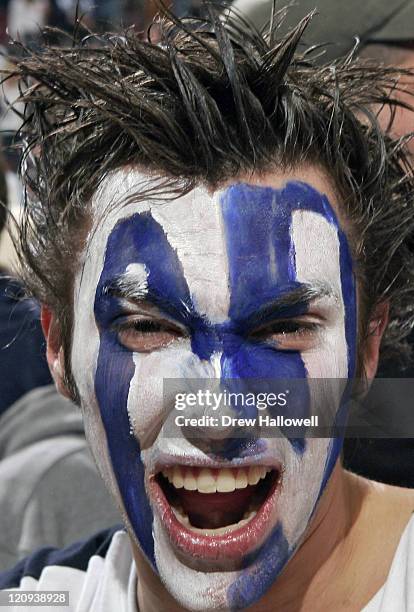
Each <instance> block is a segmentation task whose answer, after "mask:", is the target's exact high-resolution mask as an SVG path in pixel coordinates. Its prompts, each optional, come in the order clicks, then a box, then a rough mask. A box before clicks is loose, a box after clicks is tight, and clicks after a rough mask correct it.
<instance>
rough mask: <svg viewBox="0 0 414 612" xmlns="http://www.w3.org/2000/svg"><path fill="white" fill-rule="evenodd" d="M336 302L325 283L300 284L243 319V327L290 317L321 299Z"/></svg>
mask: <svg viewBox="0 0 414 612" xmlns="http://www.w3.org/2000/svg"><path fill="white" fill-rule="evenodd" d="M326 297H328V298H329V297H330V298H334V299H335V300H338V294H337V292H336V291H334V289H333V287H331V285H329V284H328V283H325V282H319V283H315V284H310V283H301V284H299V285H297V286H296V287H295V288H293V289H290V290H289V289H288V290H283V289H282V291H281V292H280V294H279V295H278V296H277V297H276V298H275V299H272V300H270V301H269V302H266V304H264V305H263V306H261V307H259V308H258V309H255V311H254V312H252V313H251V314H248V315H247V317H245V318H244V321H243V323H244V325H246V324H247V325H248V326H249V327H256V326H258V325H261V324H263V323H266V322H267V321H269V320H271V319H274V318H282V317H291V316H294V315H298V314H303V313H302V312H301V310H302V308H306V307H308V306H309V305H310V304H311V303H312V302H315V301H316V300H320V299H322V298H326Z"/></svg>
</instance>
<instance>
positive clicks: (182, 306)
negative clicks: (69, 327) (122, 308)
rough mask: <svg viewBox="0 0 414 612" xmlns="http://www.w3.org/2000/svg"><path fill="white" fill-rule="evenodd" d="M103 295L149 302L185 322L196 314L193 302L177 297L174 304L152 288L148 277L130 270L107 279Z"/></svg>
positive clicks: (137, 302) (135, 301)
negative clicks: (149, 285)
mask: <svg viewBox="0 0 414 612" xmlns="http://www.w3.org/2000/svg"><path fill="white" fill-rule="evenodd" d="M101 296H102V297H105V296H112V297H116V298H120V299H123V300H128V301H130V302H134V303H136V304H140V303H141V304H142V303H143V302H148V303H150V304H152V305H154V306H157V308H159V309H160V310H161V311H163V312H165V313H166V314H169V315H170V316H172V317H175V318H177V319H179V320H181V321H182V322H183V323H185V321H186V320H188V317H189V316H190V315H191V314H195V313H194V308H193V305H192V304H191V303H190V304H188V303H186V302H184V301H182V300H180V299H177V303H174V304H173V303H172V302H171V301H170V300H168V299H165V298H163V297H162V296H161V295H159V293H156V292H154V291H153V290H151V289H150V287H148V282H147V279H144V278H143V277H142V276H141V275H137V274H134V273H130V272H129V273H127V274H120V275H118V276H115V277H114V278H112V279H109V280H107V281H106V282H105V283H104V286H103V287H102V291H101Z"/></svg>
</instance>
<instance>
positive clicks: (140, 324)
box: [116, 319, 183, 353]
mask: <svg viewBox="0 0 414 612" xmlns="http://www.w3.org/2000/svg"><path fill="white" fill-rule="evenodd" d="M116 329H117V333H118V341H119V342H120V343H121V344H122V345H123V346H124V347H125V348H127V349H129V350H131V351H136V352H138V353H139V352H141V353H148V352H150V351H155V350H157V349H160V348H163V347H165V346H167V345H168V344H170V343H171V342H173V341H174V340H176V339H177V338H180V337H182V336H183V332H182V331H181V330H180V329H178V328H176V327H174V326H172V325H170V324H169V323H167V322H163V321H155V320H153V319H132V320H130V321H126V322H125V323H121V324H119V325H118V326H116Z"/></svg>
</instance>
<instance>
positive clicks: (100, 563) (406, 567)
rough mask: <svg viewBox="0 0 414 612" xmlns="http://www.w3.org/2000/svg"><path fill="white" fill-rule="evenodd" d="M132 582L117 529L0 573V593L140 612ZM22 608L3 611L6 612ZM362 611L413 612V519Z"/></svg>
mask: <svg viewBox="0 0 414 612" xmlns="http://www.w3.org/2000/svg"><path fill="white" fill-rule="evenodd" d="M136 583H137V576H136V572H135V565H134V562H133V559H132V551H131V546H130V541H129V538H128V536H127V534H126V532H125V531H124V530H122V529H119V527H117V528H113V529H111V530H105V531H104V532H101V533H99V534H97V535H96V536H94V537H93V538H91V539H89V540H87V541H84V542H80V543H76V544H74V545H72V546H70V547H68V548H66V549H64V550H61V551H60V550H54V549H50V548H49V549H42V551H39V552H37V553H35V554H34V555H32V556H31V557H29V558H28V559H25V560H24V561H22V562H21V563H19V564H18V565H17V566H16V567H15V568H14V569H13V570H11V571H9V572H5V573H3V574H0V589H13V591H14V592H16V593H17V592H19V591H59V590H62V591H69V606H68V607H56V608H50V607H48V608H47V609H48V610H53V609H55V610H56V611H57V612H60V611H61V612H114V610H116V611H117V612H138V608H137V604H136V593H137V587H136ZM24 609H26V608H25V607H23V606H21V605H20V606H12V605H11V606H6V607H2V610H5V611H6V610H7V612H22V611H23V610H24ZM27 609H28V610H29V608H27ZM30 609H32V608H30ZM160 612H163V611H161V610H160ZM361 612H414V517H413V518H412V519H411V520H410V522H409V523H408V525H407V527H406V529H405V531H404V533H403V535H402V537H401V540H400V543H399V545H398V548H397V551H396V553H395V556H394V559H393V562H392V565H391V569H390V572H389V574H388V578H387V580H386V582H385V584H384V585H383V587H382V588H381V589H380V590H379V591H378V593H377V594H376V595H375V596H374V597H373V599H372V600H371V601H370V602H369V603H368V605H367V606H365V607H364V608H363V610H362V611H361Z"/></svg>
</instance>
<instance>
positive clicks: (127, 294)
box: [102, 273, 338, 328]
mask: <svg viewBox="0 0 414 612" xmlns="http://www.w3.org/2000/svg"><path fill="white" fill-rule="evenodd" d="M102 295H103V296H105V295H111V296H114V297H118V298H121V299H125V300H129V301H132V302H136V303H140V302H141V303H142V302H150V303H152V304H154V305H156V306H157V307H158V308H160V309H161V310H163V311H165V312H166V313H169V314H171V315H172V316H175V317H178V318H180V319H188V316H189V315H191V314H193V315H194V314H196V313H195V312H194V311H193V307H192V305H188V304H185V303H182V302H180V305H179V308H177V305H176V304H171V303H170V301H169V300H165V299H163V298H162V297H161V296H160V295H158V294H156V293H154V292H153V291H151V290H150V288H149V287H148V283H147V281H146V279H143V278H142V276H141V275H136V274H131V273H128V274H120V275H119V276H116V277H114V278H112V279H110V280H108V281H107V282H106V283H105V285H104V287H103V288H102ZM326 297H328V298H334V299H335V300H338V294H337V292H336V291H335V290H334V289H333V287H332V286H331V285H329V284H328V283H326V282H315V283H313V284H311V283H300V284H296V286H295V287H294V288H282V289H281V291H280V292H279V295H278V296H277V297H276V298H275V299H271V300H270V301H268V302H266V303H265V304H264V305H263V306H260V307H259V308H257V306H256V307H254V309H253V307H252V308H251V309H250V310H251V311H250V312H249V311H247V314H246V315H245V316H243V317H242V320H239V323H242V324H243V327H244V326H248V327H251V328H253V327H257V326H259V325H262V324H264V323H266V322H268V321H270V320H272V319H275V318H279V319H280V318H282V317H292V316H295V315H298V314H303V312H302V309H303V308H306V307H308V306H309V305H310V304H311V303H312V302H315V301H316V300H320V299H322V298H326Z"/></svg>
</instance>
